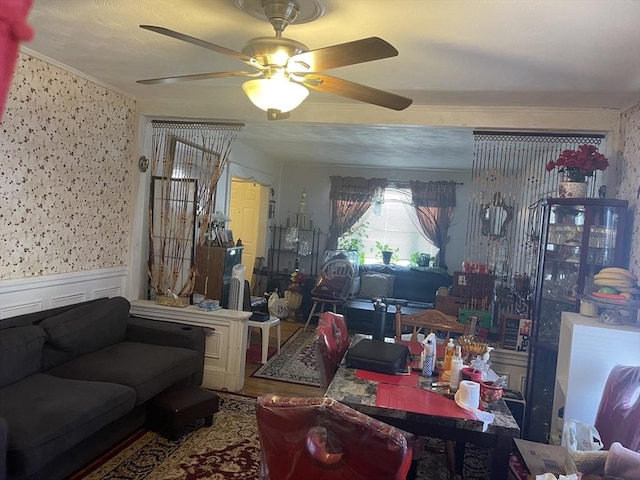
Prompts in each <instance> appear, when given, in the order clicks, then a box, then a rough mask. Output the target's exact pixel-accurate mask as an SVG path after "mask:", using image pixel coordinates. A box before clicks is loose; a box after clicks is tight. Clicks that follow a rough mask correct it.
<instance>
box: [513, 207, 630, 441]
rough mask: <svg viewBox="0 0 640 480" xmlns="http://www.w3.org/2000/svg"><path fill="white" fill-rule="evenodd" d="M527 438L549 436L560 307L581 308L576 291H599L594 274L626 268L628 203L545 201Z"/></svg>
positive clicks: (532, 317) (531, 343) (561, 308)
mask: <svg viewBox="0 0 640 480" xmlns="http://www.w3.org/2000/svg"><path fill="white" fill-rule="evenodd" d="M542 208H543V211H542V216H541V223H540V229H539V236H538V241H539V246H538V261H537V273H536V281H535V294H534V302H533V308H532V316H531V319H532V330H531V341H530V347H529V362H528V368H527V388H526V400H527V404H526V405H527V406H526V408H527V412H526V415H525V428H524V438H526V439H528V440H533V441H536V442H543V443H544V442H547V441H549V432H550V426H551V418H552V416H553V415H557V412H552V403H553V393H554V387H555V385H554V384H555V374H556V361H557V357H558V342H559V338H560V319H561V315H562V312H565V311H566V312H574V311H577V310H578V302H579V300H578V295H580V294H583V293H592V292H593V291H596V290H598V288H599V287H597V286H596V285H595V284H594V281H593V276H594V275H595V274H596V273H598V272H599V271H600V269H601V268H603V267H607V266H616V267H625V266H626V265H627V262H628V258H627V254H628V251H629V245H628V243H627V244H625V221H626V215H627V202H626V201H623V200H615V199H597V198H578V199H570V198H547V199H545V200H543V201H542Z"/></svg>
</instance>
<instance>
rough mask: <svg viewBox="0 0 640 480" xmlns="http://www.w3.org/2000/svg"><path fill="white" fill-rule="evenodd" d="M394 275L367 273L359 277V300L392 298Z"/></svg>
mask: <svg viewBox="0 0 640 480" xmlns="http://www.w3.org/2000/svg"><path fill="white" fill-rule="evenodd" d="M395 278H396V277H395V275H389V274H386V273H368V274H366V275H362V276H361V277H360V293H359V294H358V296H359V297H361V298H381V297H393V283H394V281H395Z"/></svg>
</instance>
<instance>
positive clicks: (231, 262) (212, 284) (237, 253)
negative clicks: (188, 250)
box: [194, 246, 243, 308]
mask: <svg viewBox="0 0 640 480" xmlns="http://www.w3.org/2000/svg"><path fill="white" fill-rule="evenodd" d="M242 250H243V247H230V248H226V247H204V246H201V247H198V248H197V250H196V265H197V267H198V271H197V275H196V286H195V289H194V292H195V293H200V294H202V295H204V296H205V298H210V299H212V300H220V305H221V306H222V307H223V308H226V307H227V305H228V297H229V285H230V283H231V272H232V269H233V267H234V266H235V265H238V264H239V263H241V262H242Z"/></svg>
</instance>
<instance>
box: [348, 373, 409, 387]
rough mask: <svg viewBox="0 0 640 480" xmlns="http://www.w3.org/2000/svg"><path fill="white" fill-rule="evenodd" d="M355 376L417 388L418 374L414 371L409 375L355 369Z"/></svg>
mask: <svg viewBox="0 0 640 480" xmlns="http://www.w3.org/2000/svg"><path fill="white" fill-rule="evenodd" d="M356 378H360V379H362V380H370V381H372V382H378V383H386V384H388V385H404V386H405V387H413V388H418V374H417V373H416V372H411V374H410V375H387V374H386V373H377V372H370V371H369V370H356Z"/></svg>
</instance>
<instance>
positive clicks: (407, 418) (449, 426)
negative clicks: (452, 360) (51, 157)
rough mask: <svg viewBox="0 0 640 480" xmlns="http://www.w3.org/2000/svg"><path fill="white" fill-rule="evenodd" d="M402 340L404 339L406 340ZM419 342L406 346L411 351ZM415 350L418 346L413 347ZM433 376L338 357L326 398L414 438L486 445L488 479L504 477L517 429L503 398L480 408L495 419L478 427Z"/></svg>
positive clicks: (459, 450) (459, 457) (458, 461)
mask: <svg viewBox="0 0 640 480" xmlns="http://www.w3.org/2000/svg"><path fill="white" fill-rule="evenodd" d="M405 343H406V342H405ZM417 348H421V347H420V346H419V345H418V347H416V346H415V345H410V350H411V352H412V354H413V353H414V352H416V349H417ZM417 351H419V350H417ZM436 381H437V377H432V379H428V378H425V377H423V376H421V375H419V374H418V373H417V372H412V373H411V375H384V374H379V373H375V372H370V371H367V370H358V369H354V368H349V367H347V366H346V364H345V360H344V359H343V360H342V362H341V364H340V366H339V367H338V370H337V371H336V374H335V376H334V377H333V380H332V382H331V384H330V385H329V388H328V389H327V391H326V393H325V396H326V397H329V398H333V399H334V400H337V401H339V402H342V403H344V404H346V405H348V406H350V407H351V408H353V409H355V410H357V411H359V412H362V413H365V414H367V415H369V416H371V417H374V418H377V419H378V420H381V421H383V422H385V423H388V424H390V425H393V426H395V427H398V428H401V429H402V430H405V431H407V432H410V433H413V434H415V435H419V436H427V437H434V438H440V439H443V440H453V441H455V442H456V445H460V446H462V447H463V446H464V444H465V443H466V442H469V443H472V444H474V445H478V446H480V447H485V448H489V449H491V456H490V468H491V472H490V475H491V476H490V478H491V479H492V480H493V479H495V480H501V479H506V478H507V475H508V470H509V457H510V454H511V449H512V444H513V438H514V437H519V436H520V427H519V426H518V423H517V422H516V420H515V418H514V417H513V415H512V414H511V411H510V410H509V407H507V404H506V403H505V402H504V400H503V399H500V400H498V401H497V402H495V403H493V404H490V405H486V406H483V407H481V408H483V409H484V410H486V411H488V412H491V413H492V414H493V415H494V421H493V422H492V423H491V424H489V425H488V427H487V428H486V431H483V423H482V422H481V421H479V420H477V419H475V416H474V415H473V414H472V413H471V412H468V411H466V410H464V409H462V408H461V407H459V406H458V405H457V404H456V403H455V401H454V400H453V399H452V398H450V396H446V395H445V394H446V393H447V392H448V390H444V389H443V388H442V387H434V386H433V385H432V383H434V382H436ZM463 452H464V450H463V449H460V448H458V449H457V453H458V458H457V469H458V470H459V471H460V470H461V467H462V461H463V458H462V453H463Z"/></svg>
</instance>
